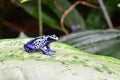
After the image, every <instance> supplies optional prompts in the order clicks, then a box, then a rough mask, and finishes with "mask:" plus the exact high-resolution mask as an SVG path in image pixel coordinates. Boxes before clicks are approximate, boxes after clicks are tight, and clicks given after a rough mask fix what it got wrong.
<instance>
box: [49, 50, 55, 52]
mask: <svg viewBox="0 0 120 80" xmlns="http://www.w3.org/2000/svg"><path fill="white" fill-rule="evenodd" d="M48 52H56V51H55V50H51V49H49V50H48Z"/></svg>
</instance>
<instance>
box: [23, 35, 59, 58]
mask: <svg viewBox="0 0 120 80" xmlns="http://www.w3.org/2000/svg"><path fill="white" fill-rule="evenodd" d="M57 40H58V37H57V36H56V35H47V36H39V37H36V38H35V39H33V40H30V41H28V42H27V43H26V44H24V49H25V51H26V52H28V53H32V52H35V51H38V50H40V51H42V53H43V54H45V55H49V56H51V55H52V54H51V52H55V51H54V50H51V49H50V46H49V44H50V43H51V42H54V41H57ZM44 47H46V48H47V49H44Z"/></svg>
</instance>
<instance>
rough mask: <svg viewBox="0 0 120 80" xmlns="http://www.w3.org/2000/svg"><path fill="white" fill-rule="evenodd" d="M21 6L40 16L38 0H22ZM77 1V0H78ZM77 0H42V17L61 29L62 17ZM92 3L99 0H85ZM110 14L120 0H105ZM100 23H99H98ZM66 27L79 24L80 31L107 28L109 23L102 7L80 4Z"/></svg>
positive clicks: (46, 22)
mask: <svg viewBox="0 0 120 80" xmlns="http://www.w3.org/2000/svg"><path fill="white" fill-rule="evenodd" d="M20 1H23V2H24V1H25V2H24V3H21V4H20V5H21V7H22V8H23V9H25V10H26V11H27V12H28V13H30V14H31V15H32V16H34V17H36V18H38V6H37V5H38V3H37V0H27V1H26V0H20ZM76 1H77V0H76ZM76 1H71V0H42V19H43V23H45V24H47V25H49V26H51V27H53V28H55V29H58V30H62V29H61V25H60V18H61V16H62V15H63V13H64V12H65V11H66V10H67V9H68V8H69V7H70V6H71V5H72V4H73V3H74V2H76ZM84 1H85V2H86V1H89V2H90V3H91V4H94V5H97V6H99V3H98V1H97V0H94V1H93V0H84ZM103 1H104V4H105V6H106V9H107V12H108V13H109V15H112V13H113V12H114V11H115V9H116V7H117V4H118V2H119V1H120V0H103ZM98 23H99V25H98ZM64 24H65V27H67V29H68V30H70V28H71V26H72V25H77V27H78V31H81V30H86V29H106V28H107V27H108V26H107V23H106V21H105V18H104V16H103V13H102V11H101V9H95V8H90V7H86V6H85V5H84V6H83V5H78V6H77V7H75V8H74V10H72V11H71V12H70V13H69V14H68V15H67V16H66V18H65V22H64Z"/></svg>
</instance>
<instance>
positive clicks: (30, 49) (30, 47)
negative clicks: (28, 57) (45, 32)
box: [24, 40, 36, 53]
mask: <svg viewBox="0 0 120 80" xmlns="http://www.w3.org/2000/svg"><path fill="white" fill-rule="evenodd" d="M24 49H25V51H26V52H28V53H31V52H34V51H36V49H35V47H34V45H33V40H31V41H29V42H27V43H26V44H24Z"/></svg>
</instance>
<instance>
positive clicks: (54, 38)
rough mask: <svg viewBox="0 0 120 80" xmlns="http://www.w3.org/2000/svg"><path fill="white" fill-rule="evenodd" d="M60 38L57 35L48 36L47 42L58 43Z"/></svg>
mask: <svg viewBox="0 0 120 80" xmlns="http://www.w3.org/2000/svg"><path fill="white" fill-rule="evenodd" d="M57 40H58V37H57V36H56V35H49V36H47V41H50V42H54V41H57Z"/></svg>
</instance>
